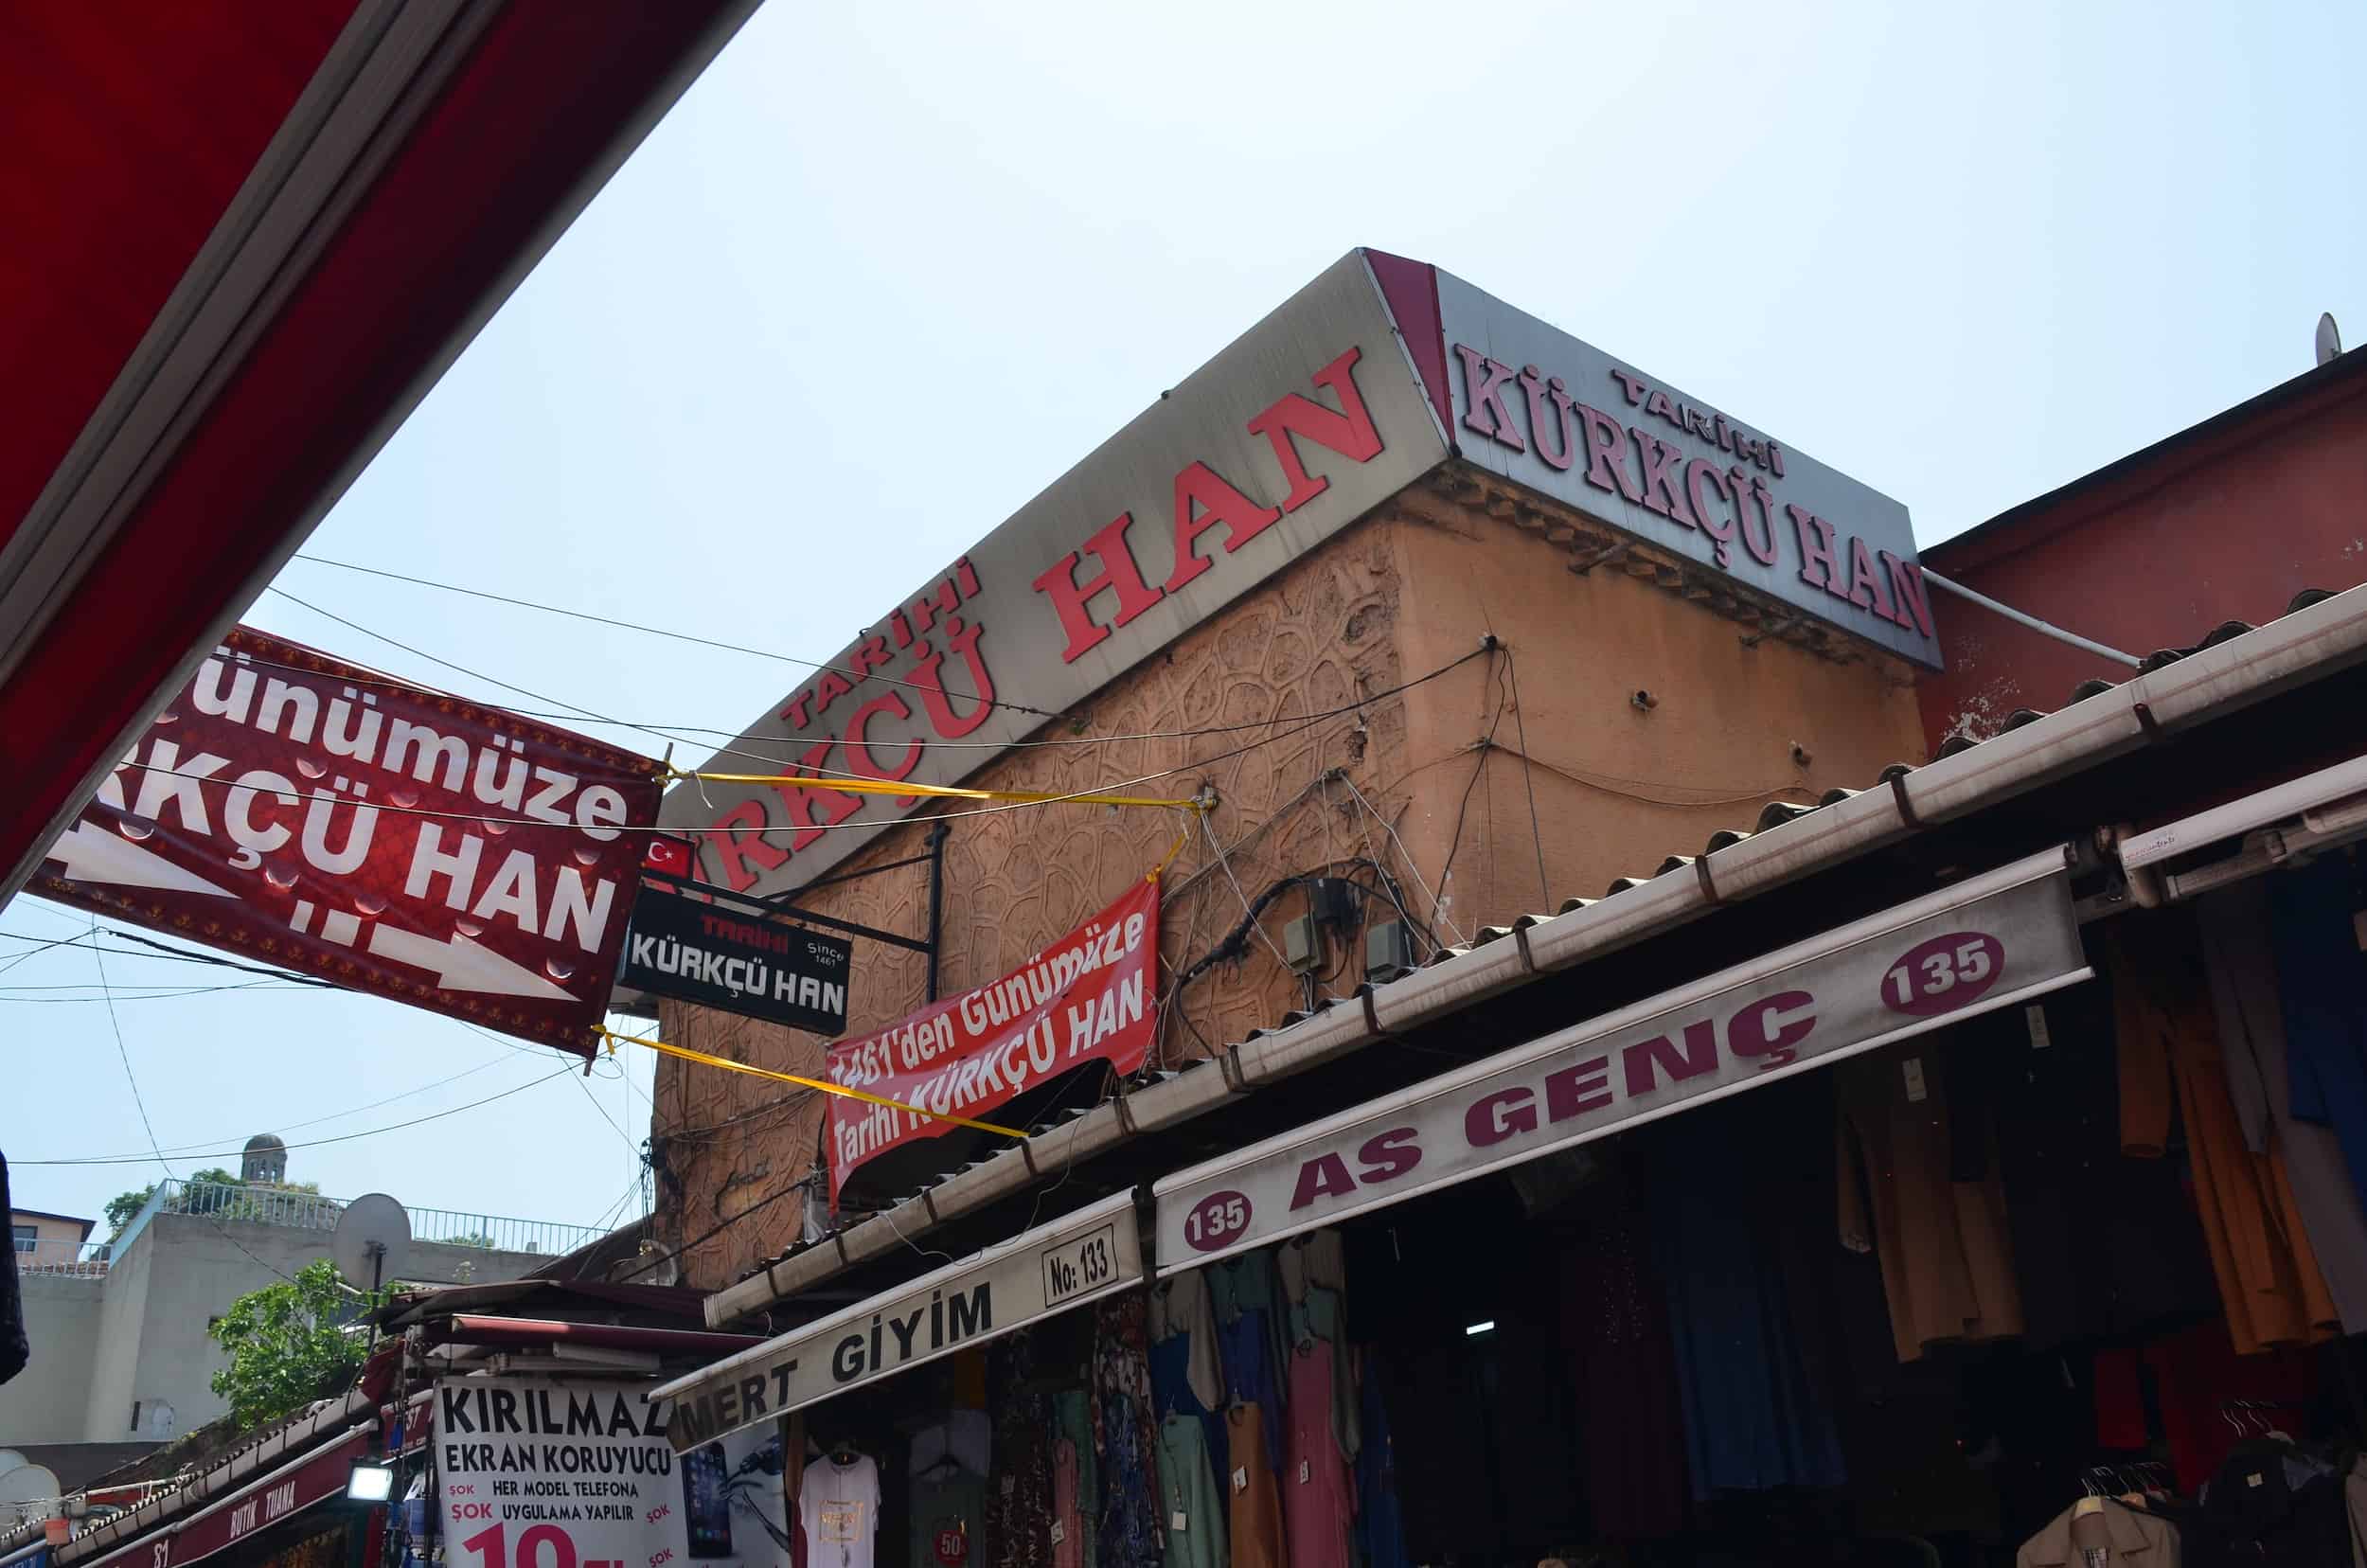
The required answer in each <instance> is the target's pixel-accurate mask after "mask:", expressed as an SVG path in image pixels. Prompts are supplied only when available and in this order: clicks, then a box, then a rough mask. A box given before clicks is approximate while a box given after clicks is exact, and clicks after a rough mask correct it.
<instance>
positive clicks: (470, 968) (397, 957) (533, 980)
mask: <svg viewBox="0 0 2367 1568" xmlns="http://www.w3.org/2000/svg"><path fill="white" fill-rule="evenodd" d="M370 951H371V952H372V953H376V954H377V955H378V956H379V957H381V958H391V959H393V960H394V961H395V962H396V963H398V964H408V965H410V966H411V967H412V968H413V969H423V970H426V971H429V972H431V973H433V974H434V975H435V976H436V985H437V986H438V987H440V988H441V989H445V990H464V991H486V992H489V993H492V994H495V995H499V996H533V997H541V998H543V1000H545V1001H550V1002H573V1001H575V1000H576V997H575V995H574V993H573V992H571V991H568V990H566V989H563V988H561V987H559V986H555V985H553V984H551V983H550V982H549V981H548V980H545V979H543V977H542V976H541V975H539V974H537V973H535V972H534V971H532V970H530V969H527V968H526V967H525V965H523V964H514V963H512V962H510V961H509V960H508V959H507V958H505V957H503V956H502V955H501V954H500V953H495V952H494V951H493V950H492V949H491V948H489V947H486V946H484V945H483V944H481V943H478V942H472V941H471V940H469V938H467V937H466V936H458V935H455V936H454V937H453V939H452V940H451V941H450V942H439V941H437V940H436V938H435V937H433V936H422V935H419V934H418V933H417V932H413V931H400V930H397V929H396V928H395V927H393V926H390V925H379V926H373V927H372V928H371V929H370Z"/></svg>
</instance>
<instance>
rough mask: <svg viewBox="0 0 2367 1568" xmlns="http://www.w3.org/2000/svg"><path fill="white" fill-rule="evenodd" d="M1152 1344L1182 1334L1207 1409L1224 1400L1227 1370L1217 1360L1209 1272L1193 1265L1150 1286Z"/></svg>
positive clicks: (1195, 1388)
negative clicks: (1182, 1272)
mask: <svg viewBox="0 0 2367 1568" xmlns="http://www.w3.org/2000/svg"><path fill="white" fill-rule="evenodd" d="M1149 1310H1150V1327H1149V1334H1150V1347H1151V1348H1152V1349H1153V1350H1156V1349H1158V1348H1159V1347H1160V1346H1161V1345H1166V1343H1168V1342H1169V1341H1170V1340H1173V1339H1176V1338H1177V1337H1179V1336H1181V1337H1182V1338H1183V1339H1184V1356H1183V1362H1184V1371H1185V1373H1186V1375H1187V1376H1188V1377H1189V1379H1190V1381H1191V1385H1192V1395H1193V1397H1194V1398H1195V1399H1198V1400H1199V1401H1200V1404H1201V1409H1203V1410H1215V1409H1217V1408H1218V1407H1219V1406H1220V1405H1222V1404H1223V1403H1224V1372H1223V1369H1222V1368H1220V1367H1219V1365H1218V1364H1217V1320H1216V1315H1215V1312H1214V1310H1213V1309H1212V1308H1211V1307H1210V1306H1209V1302H1208V1278H1207V1272H1206V1271H1205V1270H1202V1269H1192V1270H1189V1271H1187V1272H1185V1273H1184V1274H1177V1275H1175V1276H1174V1277H1173V1278H1170V1279H1163V1280H1161V1281H1160V1282H1159V1283H1158V1284H1156V1285H1153V1286H1152V1287H1151V1288H1150V1302H1149Z"/></svg>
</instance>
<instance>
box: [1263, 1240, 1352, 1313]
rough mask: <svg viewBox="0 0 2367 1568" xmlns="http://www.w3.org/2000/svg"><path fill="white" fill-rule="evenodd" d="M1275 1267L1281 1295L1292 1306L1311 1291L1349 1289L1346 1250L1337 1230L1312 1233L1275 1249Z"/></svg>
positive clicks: (1304, 1298)
mask: <svg viewBox="0 0 2367 1568" xmlns="http://www.w3.org/2000/svg"><path fill="white" fill-rule="evenodd" d="M1274 1267H1275V1268H1277V1269H1278V1270H1280V1271H1281V1274H1282V1293H1283V1294H1284V1295H1285V1296H1287V1297H1288V1298H1289V1299H1290V1304H1291V1305H1292V1306H1296V1305H1298V1304H1299V1303H1300V1302H1302V1301H1305V1300H1306V1299H1307V1292H1308V1290H1310V1289H1314V1290H1323V1291H1343V1292H1344V1291H1345V1290H1346V1289H1347V1288H1348V1258H1347V1248H1346V1246H1345V1244H1344V1242H1343V1241H1342V1239H1341V1236H1340V1233H1339V1232H1338V1231H1337V1230H1319V1231H1309V1232H1308V1233H1307V1234H1306V1235H1305V1236H1294V1237H1292V1238H1290V1240H1288V1241H1285V1242H1283V1243H1282V1244H1281V1245H1279V1246H1277V1247H1276V1248H1275V1249H1274Z"/></svg>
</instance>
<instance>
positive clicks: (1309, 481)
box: [1169, 348, 1380, 587]
mask: <svg viewBox="0 0 2367 1568" xmlns="http://www.w3.org/2000/svg"><path fill="white" fill-rule="evenodd" d="M1362 355H1363V350H1362V349H1361V348H1350V349H1349V350H1348V351H1347V352H1346V353H1344V354H1342V355H1341V356H1340V357H1339V358H1338V359H1336V360H1333V361H1332V362H1331V363H1330V364H1329V365H1325V366H1324V367H1323V368H1322V369H1321V370H1318V371H1316V372H1315V377H1314V380H1315V384H1316V385H1317V386H1319V387H1327V388H1329V389H1330V391H1331V394H1332V395H1333V396H1334V397H1336V398H1338V399H1339V400H1340V412H1338V413H1337V414H1335V413H1333V412H1332V411H1331V410H1330V409H1328V408H1326V407H1325V406H1324V405H1323V404H1321V403H1319V402H1317V401H1314V400H1313V399H1311V398H1308V397H1306V396H1304V395H1302V394H1300V393H1297V392H1292V393H1290V394H1289V395H1288V396H1286V397H1283V398H1280V399H1278V400H1276V401H1275V402H1274V404H1273V406H1272V407H1271V408H1269V409H1267V410H1266V411H1265V412H1264V413H1262V414H1260V415H1258V416H1257V418H1255V419H1252V420H1250V422H1249V433H1250V434H1251V435H1253V436H1263V437H1266V439H1267V440H1268V441H1269V442H1270V443H1272V447H1273V455H1274V461H1275V462H1277V463H1280V464H1281V465H1282V477H1283V478H1284V479H1285V480H1287V481H1289V483H1290V491H1289V493H1287V494H1285V495H1284V496H1283V498H1282V509H1283V510H1284V511H1286V512H1294V511H1296V510H1298V509H1299V508H1301V507H1304V506H1305V505H1307V504H1308V502H1309V501H1312V500H1313V499H1315V497H1317V496H1318V495H1321V494H1322V493H1323V492H1324V491H1325V490H1327V489H1329V488H1330V485H1331V481H1330V480H1328V479H1321V478H1317V477H1315V476H1313V475H1311V474H1309V473H1308V472H1307V465H1306V464H1304V463H1302V462H1300V461H1299V454H1298V448H1297V447H1296V446H1295V445H1293V444H1292V437H1306V438H1307V439H1308V440H1310V441H1312V442H1314V443H1315V444H1316V445H1317V446H1320V447H1328V448H1330V449H1331V450H1332V451H1334V452H1336V453H1338V454H1340V455H1341V456H1343V457H1345V458H1346V459H1347V460H1348V461H1349V462H1351V463H1368V462H1370V461H1372V459H1373V458H1374V457H1375V456H1376V455H1377V454H1379V451H1380V432H1379V430H1378V429H1376V428H1375V427H1374V425H1373V417H1372V415H1371V413H1370V412H1368V411H1367V410H1366V409H1365V407H1364V397H1363V394H1361V393H1360V392H1359V391H1357V389H1356V377H1355V375H1354V374H1353V372H1354V370H1355V369H1356V362H1357V361H1358V360H1359V359H1360V358H1361V357H1362ZM1182 510H1183V508H1181V507H1179V508H1177V511H1178V513H1179V515H1180V514H1181V512H1182ZM1234 543H1235V544H1238V543H1240V541H1239V540H1235V541H1234ZM1182 554H1183V552H1182V551H1181V550H1180V549H1179V550H1178V551H1177V556H1178V558H1179V559H1180V558H1181V556H1182ZM1169 586H1170V587H1172V586H1173V584H1172V583H1170V584H1169Z"/></svg>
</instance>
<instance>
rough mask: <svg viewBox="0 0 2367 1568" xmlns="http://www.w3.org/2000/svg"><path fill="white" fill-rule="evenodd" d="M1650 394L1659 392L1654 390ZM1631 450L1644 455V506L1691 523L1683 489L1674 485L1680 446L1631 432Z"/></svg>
mask: <svg viewBox="0 0 2367 1568" xmlns="http://www.w3.org/2000/svg"><path fill="white" fill-rule="evenodd" d="M1652 396H1654V397H1656V398H1657V397H1659V396H1660V394H1659V393H1657V392H1655V393H1653V394H1652ZM1635 449H1636V451H1637V452H1638V453H1639V454H1642V456H1643V458H1644V508H1645V510H1646V511H1656V512H1658V513H1660V514H1661V515H1662V516H1663V517H1665V518H1667V519H1668V520H1669V521H1671V522H1673V523H1682V524H1683V525H1684V526H1686V527H1688V528H1689V527H1691V526H1693V513H1692V512H1691V511H1690V510H1688V509H1687V508H1686V507H1685V498H1684V491H1683V490H1681V489H1679V488H1678V479H1679V475H1680V474H1682V472H1683V470H1684V455H1685V454H1684V453H1683V451H1682V449H1680V448H1678V447H1676V446H1673V445H1671V444H1670V443H1669V442H1666V441H1664V440H1662V439H1661V438H1660V437H1657V436H1651V435H1646V433H1645V432H1643V431H1641V430H1639V431H1637V432H1636V433H1635Z"/></svg>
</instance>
